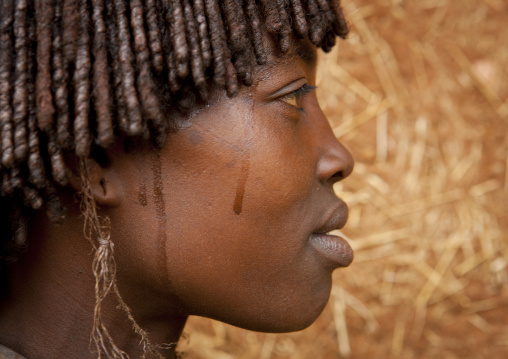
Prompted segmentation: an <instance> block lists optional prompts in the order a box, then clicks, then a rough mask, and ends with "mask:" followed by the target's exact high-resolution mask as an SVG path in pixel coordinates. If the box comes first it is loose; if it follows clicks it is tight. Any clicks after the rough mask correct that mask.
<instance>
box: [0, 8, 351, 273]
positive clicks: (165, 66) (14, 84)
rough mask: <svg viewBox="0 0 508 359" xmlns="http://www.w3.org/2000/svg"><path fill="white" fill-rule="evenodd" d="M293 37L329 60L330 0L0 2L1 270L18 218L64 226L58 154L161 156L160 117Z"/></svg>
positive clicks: (343, 30) (16, 245)
mask: <svg viewBox="0 0 508 359" xmlns="http://www.w3.org/2000/svg"><path fill="white" fill-rule="evenodd" d="M265 33H268V34H270V35H271V36H272V37H273V38H274V39H275V40H276V42H277V45H278V46H277V47H278V51H280V53H281V54H284V53H286V52H287V51H288V49H289V48H290V46H291V41H292V39H293V38H294V37H297V38H308V39H309V40H310V41H311V42H312V43H313V44H314V45H315V46H317V47H320V48H322V49H323V50H324V51H329V50H330V49H331V47H332V46H333V45H334V44H335V38H336V37H337V36H339V37H341V38H345V37H346V35H347V33H348V29H347V25H346V22H345V20H344V16H343V14H342V10H341V6H340V0H244V1H241V0H222V1H219V0H144V1H143V0H0V151H1V152H0V231H1V233H3V234H2V237H1V238H0V264H1V263H2V262H3V261H5V260H7V259H10V258H13V256H14V254H15V252H16V251H18V250H20V249H22V248H23V247H24V246H25V243H26V235H27V219H28V218H29V217H30V215H31V214H32V213H33V211H34V210H38V209H41V208H45V209H46V211H47V213H48V218H49V219H50V220H51V221H52V222H58V221H61V220H63V219H64V217H65V209H64V208H63V207H62V205H61V203H60V200H59V197H58V192H59V191H58V188H59V187H61V186H65V185H67V182H68V178H67V173H68V170H67V168H66V164H65V160H64V155H65V153H73V154H75V155H76V156H77V157H78V158H80V159H81V160H84V159H86V158H88V157H89V156H91V154H92V155H93V154H94V153H96V152H97V151H96V150H97V149H104V148H107V147H109V146H111V145H112V144H113V143H114V142H115V140H116V139H118V138H124V139H128V138H133V139H141V140H144V141H152V142H153V144H154V145H155V146H156V147H162V146H163V145H164V142H165V138H166V134H167V133H168V130H169V129H170V128H172V127H171V124H170V123H169V119H168V118H167V116H165V113H168V111H167V110H168V109H169V108H174V109H177V110H179V111H185V110H188V109H190V108H192V107H193V105H194V104H195V103H196V101H201V102H206V101H207V100H208V96H209V94H210V91H211V89H212V87H213V88H218V89H225V90H226V92H227V94H228V96H234V95H235V94H236V93H237V92H238V89H239V87H240V86H241V85H245V86H249V85H250V84H251V83H252V72H253V68H254V66H256V64H258V65H262V64H264V63H266V61H267V52H266V49H265V46H264V44H263V36H264V35H263V34H265Z"/></svg>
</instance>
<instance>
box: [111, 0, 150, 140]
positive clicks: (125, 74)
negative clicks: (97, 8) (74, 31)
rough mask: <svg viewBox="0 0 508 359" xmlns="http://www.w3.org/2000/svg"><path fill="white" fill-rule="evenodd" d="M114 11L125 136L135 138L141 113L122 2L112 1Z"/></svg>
mask: <svg viewBox="0 0 508 359" xmlns="http://www.w3.org/2000/svg"><path fill="white" fill-rule="evenodd" d="M113 3H114V9H115V16H116V23H117V26H118V34H117V36H118V42H119V47H118V55H117V56H118V60H119V61H120V68H121V73H122V82H121V87H122V92H123V96H124V101H125V107H126V111H127V118H128V120H129V124H128V127H127V134H128V135H130V136H137V135H140V134H141V133H142V132H143V124H142V118H141V111H140V108H139V100H138V94H137V93H136V88H135V80H134V77H135V73H134V67H133V64H132V63H133V61H134V59H133V54H132V48H131V44H130V32H129V23H128V21H127V16H126V14H125V11H126V7H125V2H124V1H123V0H114V1H113Z"/></svg>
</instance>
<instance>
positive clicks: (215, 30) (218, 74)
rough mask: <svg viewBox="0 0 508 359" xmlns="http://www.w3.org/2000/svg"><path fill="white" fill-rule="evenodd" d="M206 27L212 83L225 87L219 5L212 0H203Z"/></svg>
mask: <svg viewBox="0 0 508 359" xmlns="http://www.w3.org/2000/svg"><path fill="white" fill-rule="evenodd" d="M205 8H206V15H207V19H208V26H209V27H210V44H211V46H212V53H213V62H214V72H213V82H214V83H215V84H216V85H217V86H219V87H220V88H224V87H225V86H226V54H225V50H226V44H225V43H224V38H225V35H224V26H223V24H222V19H221V17H220V15H219V11H220V10H219V5H218V4H217V2H216V1H214V0H205Z"/></svg>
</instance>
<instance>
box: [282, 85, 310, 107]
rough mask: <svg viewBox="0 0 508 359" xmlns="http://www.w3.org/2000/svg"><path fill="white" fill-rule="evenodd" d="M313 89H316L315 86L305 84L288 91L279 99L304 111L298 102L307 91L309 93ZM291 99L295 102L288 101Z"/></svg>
mask: <svg viewBox="0 0 508 359" xmlns="http://www.w3.org/2000/svg"><path fill="white" fill-rule="evenodd" d="M315 89H317V87H316V86H312V85H309V84H305V85H303V86H302V87H300V88H299V89H297V90H295V91H293V92H291V93H288V94H287V95H284V96H282V97H281V98H280V99H281V100H282V101H284V102H285V103H287V104H288V105H290V106H293V107H295V108H297V109H298V110H299V111H304V110H303V108H302V107H300V106H299V102H300V100H301V99H302V98H303V97H304V96H305V95H307V94H308V93H311V92H312V91H314V90H315ZM291 100H294V101H295V104H292V103H290V102H289V101H291Z"/></svg>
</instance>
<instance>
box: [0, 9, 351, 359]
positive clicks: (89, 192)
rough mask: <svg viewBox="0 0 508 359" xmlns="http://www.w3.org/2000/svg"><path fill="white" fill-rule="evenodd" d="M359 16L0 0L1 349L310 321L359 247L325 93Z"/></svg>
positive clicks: (347, 167) (148, 347)
mask: <svg viewBox="0 0 508 359" xmlns="http://www.w3.org/2000/svg"><path fill="white" fill-rule="evenodd" d="M346 34H347V28H346V25H345V22H344V19H343V16H342V12H341V9H340V5H339V3H338V1H326V0H291V1H289V0H262V1H256V0H247V1H235V0H224V1H217V0H194V1H190V0H147V1H141V0H130V1H125V0H106V1H104V0H91V1H87V0H62V1H56V0H34V1H31V0H1V28H0V36H1V40H0V46H1V49H0V86H1V88H0V91H1V92H0V116H1V133H0V134H1V150H2V152H1V164H2V169H1V171H2V187H1V195H2V197H1V206H0V207H1V210H2V216H1V220H2V224H1V225H2V237H1V245H2V249H1V255H2V263H3V267H2V277H3V282H2V298H1V300H0V343H1V344H2V347H1V348H2V349H1V350H2V351H3V352H5V354H3V355H4V357H6V358H11V357H12V358H18V357H20V356H23V357H25V358H30V359H32V358H80V359H83V358H96V357H99V358H100V357H107V358H127V357H131V358H140V357H144V356H146V357H154V358H156V357H159V358H172V357H175V356H176V354H175V345H176V342H177V341H178V338H179V336H180V334H181V331H182V329H183V326H184V324H185V321H186V319H187V317H188V316H189V315H200V316H206V317H210V318H214V319H218V320H222V321H224V322H228V323H231V324H233V325H237V326H240V327H244V328H247V329H251V330H258V331H267V332H285V331H294V330H300V329H303V328H305V327H306V326H308V325H309V324H310V323H312V322H313V321H314V320H315V319H316V318H317V316H318V315H319V313H320V312H321V310H322V309H323V307H324V306H325V305H326V302H327V300H328V297H329V294H330V287H331V272H332V271H333V270H334V269H335V268H337V267H345V266H348V265H349V264H350V263H351V261H352V251H351V248H350V247H349V245H348V244H347V243H346V242H345V241H344V240H343V239H341V238H339V237H336V236H331V235H328V234H327V233H328V232H330V231H332V230H334V229H337V228H341V227H342V226H343V225H344V224H345V222H346V220H347V207H346V205H345V204H344V202H342V201H341V200H340V199H338V198H337V197H336V196H335V195H334V193H333V189H332V186H333V184H334V183H335V182H337V181H340V180H342V179H343V178H345V177H347V176H348V175H349V174H350V173H351V171H352V167H353V162H352V158H351V156H350V154H349V153H348V152H347V151H346V150H345V149H344V147H342V145H341V144H340V143H339V142H338V141H337V140H336V139H335V137H334V136H333V132H332V131H331V129H330V126H329V124H328V122H327V120H326V118H325V116H324V115H323V113H322V111H321V109H320V107H319V104H318V103H317V98H316V95H315V91H314V90H315V87H314V85H315V72H316V65H317V63H316V48H317V47H321V48H323V49H324V50H329V49H330V48H331V47H332V46H333V45H334V43H335V37H336V36H337V35H338V36H340V37H345V36H346ZM77 194H79V196H77ZM87 239H88V240H87ZM91 249H93V250H91ZM113 252H114V254H113ZM90 333H92V334H91V337H90ZM157 343H166V344H157ZM2 351H0V353H1V352H2ZM0 355H1V354H0Z"/></svg>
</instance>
